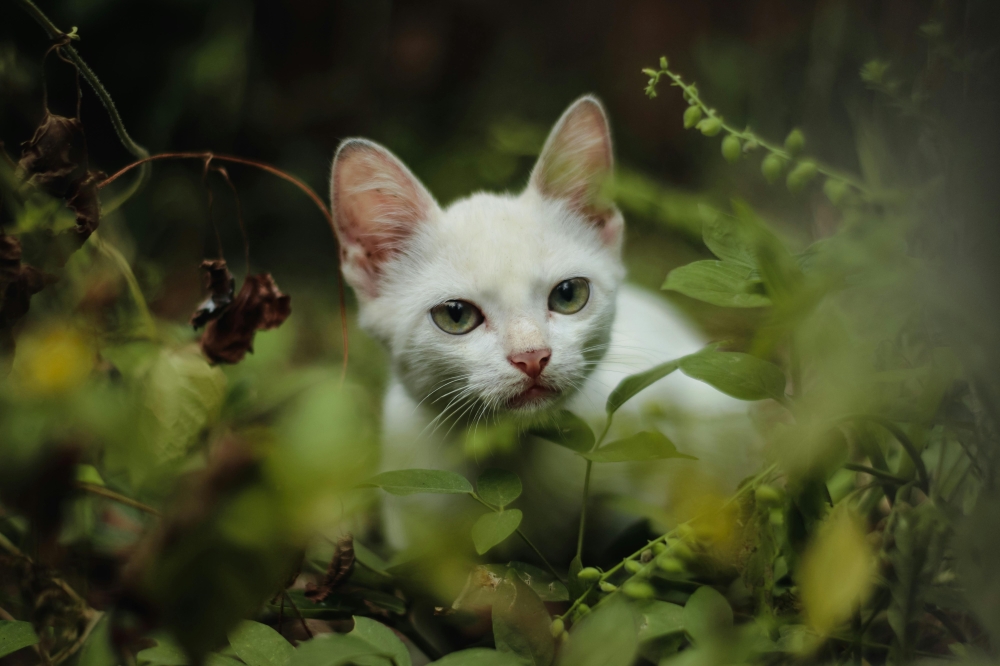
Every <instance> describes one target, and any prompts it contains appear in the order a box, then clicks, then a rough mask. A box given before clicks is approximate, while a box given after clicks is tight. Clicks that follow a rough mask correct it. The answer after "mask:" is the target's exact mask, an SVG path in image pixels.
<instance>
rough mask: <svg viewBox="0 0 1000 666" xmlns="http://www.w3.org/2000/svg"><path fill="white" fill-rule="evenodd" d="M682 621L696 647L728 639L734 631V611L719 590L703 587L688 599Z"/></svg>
mask: <svg viewBox="0 0 1000 666" xmlns="http://www.w3.org/2000/svg"><path fill="white" fill-rule="evenodd" d="M681 620H682V622H683V623H684V630H685V631H687V633H688V635H689V636H691V639H692V640H693V641H694V643H695V645H705V646H707V645H711V644H712V641H713V640H718V639H723V640H725V639H726V638H728V636H729V634H730V633H731V632H732V629H733V609H732V608H731V607H730V606H729V602H728V601H726V598H725V597H724V596H722V594H721V593H720V592H719V591H718V590H716V589H715V588H714V587H710V586H708V585H703V586H701V587H699V588H698V589H697V590H695V591H694V594H692V595H691V596H690V598H688V601H687V603H686V604H685V605H684V613H683V615H682V617H681Z"/></svg>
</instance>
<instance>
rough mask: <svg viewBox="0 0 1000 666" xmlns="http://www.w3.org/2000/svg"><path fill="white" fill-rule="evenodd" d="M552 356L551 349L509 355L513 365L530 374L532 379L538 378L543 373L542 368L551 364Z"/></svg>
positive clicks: (508, 358)
mask: <svg viewBox="0 0 1000 666" xmlns="http://www.w3.org/2000/svg"><path fill="white" fill-rule="evenodd" d="M550 358H552V350H551V349H534V350H532V351H526V352H521V353H519V354H511V355H510V356H508V357H507V360H508V361H510V363H511V365H513V366H514V367H515V368H517V369H518V370H520V371H521V372H523V373H524V374H526V375H528V376H529V377H531V378H532V379H537V378H538V375H540V374H542V370H544V369H545V366H547V365H548V364H549V359H550Z"/></svg>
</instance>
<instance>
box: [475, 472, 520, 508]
mask: <svg viewBox="0 0 1000 666" xmlns="http://www.w3.org/2000/svg"><path fill="white" fill-rule="evenodd" d="M476 490H477V491H478V492H479V497H481V498H482V499H483V501H484V502H489V503H490V504H493V505H494V506H499V507H504V506H507V505H508V504H510V503H511V502H513V501H514V500H516V499H517V498H518V497H520V496H521V479H520V478H519V477H518V476H517V474H515V473H514V472H508V471H507V470H505V469H496V468H491V469H488V470H486V471H484V472H483V473H482V474H480V475H479V478H478V479H476Z"/></svg>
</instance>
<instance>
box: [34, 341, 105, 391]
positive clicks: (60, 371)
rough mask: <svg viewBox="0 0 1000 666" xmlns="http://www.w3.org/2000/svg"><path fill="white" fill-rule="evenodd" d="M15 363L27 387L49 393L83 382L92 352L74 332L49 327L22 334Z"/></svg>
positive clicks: (71, 387)
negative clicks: (31, 334) (40, 330)
mask: <svg viewBox="0 0 1000 666" xmlns="http://www.w3.org/2000/svg"><path fill="white" fill-rule="evenodd" d="M14 366H15V368H16V370H17V375H18V377H19V379H20V380H21V383H22V384H23V386H24V388H25V389H26V391H28V392H30V393H33V394H36V395H51V394H53V393H62V392H65V391H68V390H71V389H74V388H76V387H77V386H79V385H80V384H81V383H83V381H84V380H85V379H86V378H87V376H88V375H89V374H90V372H91V370H92V369H93V367H94V353H93V351H92V350H91V349H90V348H89V347H88V346H87V344H86V342H85V341H84V340H83V338H81V337H80V335H78V334H77V333H76V332H74V331H71V330H68V329H56V328H52V329H49V330H48V331H45V332H43V333H41V334H38V335H35V336H24V337H22V339H21V340H20V341H19V344H18V347H17V356H16V358H15V362H14Z"/></svg>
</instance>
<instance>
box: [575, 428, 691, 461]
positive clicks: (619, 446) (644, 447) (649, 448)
mask: <svg viewBox="0 0 1000 666" xmlns="http://www.w3.org/2000/svg"><path fill="white" fill-rule="evenodd" d="M583 457H584V458H586V459H587V460H592V461H594V462H599V463H615V462H633V461H642V460H664V459H666V458H686V459H687V460H697V458H695V457H694V456H689V455H687V454H686V453H681V452H680V451H678V450H677V447H676V446H674V443H673V442H671V441H670V440H669V439H668V438H667V436H666V435H662V434H660V433H658V432H649V431H643V432H639V433H636V434H634V435H632V436H631V437H626V438H625V439H619V440H616V441H614V442H611V443H610V444H605V445H604V446H602V447H601V448H599V449H597V450H596V451H591V452H590V453H585V454H583Z"/></svg>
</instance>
